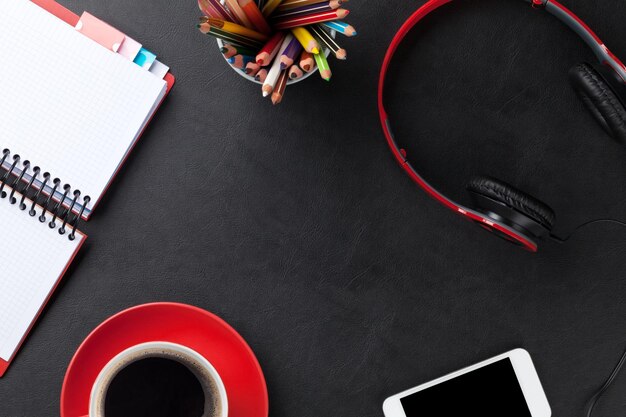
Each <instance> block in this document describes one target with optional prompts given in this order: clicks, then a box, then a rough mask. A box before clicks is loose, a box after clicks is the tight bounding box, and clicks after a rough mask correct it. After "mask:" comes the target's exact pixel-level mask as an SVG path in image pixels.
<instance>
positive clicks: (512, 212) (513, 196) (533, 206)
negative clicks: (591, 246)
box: [467, 176, 556, 238]
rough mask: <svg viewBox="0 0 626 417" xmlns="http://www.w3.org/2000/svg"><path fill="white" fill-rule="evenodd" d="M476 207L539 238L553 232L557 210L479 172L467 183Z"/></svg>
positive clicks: (524, 232)
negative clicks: (480, 174) (555, 211)
mask: <svg viewBox="0 0 626 417" xmlns="http://www.w3.org/2000/svg"><path fill="white" fill-rule="evenodd" d="M467 190H468V191H469V193H470V196H471V198H472V201H473V203H474V208H475V209H476V210H477V211H479V212H481V213H483V214H485V215H487V216H488V217H490V218H492V219H493V220H495V221H498V222H501V223H504V224H506V225H508V226H510V227H512V228H514V229H516V230H518V231H520V232H522V233H523V234H525V235H532V236H534V237H537V238H541V237H545V236H546V235H548V234H550V231H551V230H552V226H553V225H554V220H555V217H556V216H555V214H554V211H553V210H552V209H551V208H550V206H548V205H547V204H545V203H543V202H542V201H540V200H538V199H536V198H535V197H533V196H531V195H529V194H526V193H524V192H522V191H520V190H518V189H517V188H515V187H513V186H512V185H510V184H507V183H506V182H504V181H500V180H498V179H495V178H492V177H485V176H477V177H474V178H472V180H471V181H470V182H469V183H468V184H467Z"/></svg>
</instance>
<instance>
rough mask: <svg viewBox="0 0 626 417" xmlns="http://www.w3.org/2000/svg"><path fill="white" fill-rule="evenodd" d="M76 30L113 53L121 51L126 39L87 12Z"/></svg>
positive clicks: (120, 33)
mask: <svg viewBox="0 0 626 417" xmlns="http://www.w3.org/2000/svg"><path fill="white" fill-rule="evenodd" d="M76 30H77V31H79V32H80V33H82V34H83V35H85V36H87V37H88V38H90V39H92V40H94V41H96V42H98V43H99V44H100V45H102V46H104V47H105V48H107V49H110V50H111V51H113V52H117V51H118V50H119V49H120V47H121V46H122V43H123V42H124V39H125V38H126V35H124V34H123V33H122V32H120V31H119V30H117V29H115V28H114V27H113V26H111V25H109V24H108V23H104V22H103V21H102V20H100V19H98V18H97V17H95V16H93V15H91V14H89V13H87V12H84V13H83V15H82V16H81V17H80V20H79V21H78V23H77V24H76Z"/></svg>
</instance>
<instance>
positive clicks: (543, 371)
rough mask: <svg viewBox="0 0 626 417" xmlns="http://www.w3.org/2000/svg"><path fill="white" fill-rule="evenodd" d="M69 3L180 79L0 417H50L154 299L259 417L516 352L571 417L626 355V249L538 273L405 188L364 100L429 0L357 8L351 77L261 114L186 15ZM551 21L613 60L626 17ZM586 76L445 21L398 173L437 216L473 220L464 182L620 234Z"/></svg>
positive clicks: (593, 247)
mask: <svg viewBox="0 0 626 417" xmlns="http://www.w3.org/2000/svg"><path fill="white" fill-rule="evenodd" d="M62 3H63V4H64V5H66V6H68V7H69V8H71V9H73V10H74V11H77V12H80V11H82V10H89V11H91V12H92V13H94V14H95V15H97V16H100V17H101V18H103V19H105V20H107V21H109V22H111V23H112V24H113V25H114V26H117V27H119V28H120V29H122V30H125V31H126V32H128V34H129V35H131V36H133V37H135V38H137V39H139V40H141V41H142V42H143V43H144V45H146V46H147V47H148V48H149V49H152V50H155V51H156V52H158V53H159V55H160V56H161V57H162V59H163V61H164V62H166V63H167V64H169V65H170V66H171V67H172V68H173V71H174V73H175V74H176V76H177V78H178V84H177V85H176V87H175V89H174V90H173V92H172V94H171V95H170V97H169V98H168V99H167V102H166V104H165V106H164V107H163V108H162V109H161V111H160V112H159V114H158V117H157V118H156V119H155V121H154V123H152V125H151V127H150V129H149V130H148V132H147V133H146V135H145V136H144V137H143V139H142V141H141V142H140V144H139V146H138V147H137V148H136V152H134V153H133V154H132V157H131V158H130V159H129V161H128V164H127V165H126V166H125V168H124V169H123V171H122V174H121V175H120V176H119V177H118V179H117V180H116V181H115V183H114V185H113V187H112V188H111V190H110V192H109V193H108V194H107V196H106V198H105V200H104V202H103V204H102V205H101V206H100V207H99V208H98V210H97V211H96V212H95V215H94V217H93V220H92V221H90V223H89V224H88V225H86V226H85V230H86V232H87V233H88V234H89V235H90V237H89V239H88V242H87V245H86V247H85V250H83V251H82V253H81V255H80V257H79V258H78V259H77V261H76V263H75V264H74V266H73V267H72V269H71V271H70V273H69V274H68V275H67V277H66V279H65V280H64V283H63V285H61V286H60V288H59V290H58V291H57V293H56V295H55V296H54V298H53V300H52V302H51V303H50V305H49V307H48V308H47V309H46V311H45V314H44V315H43V316H42V318H41V320H39V322H38V324H37V326H36V327H35V329H34V331H33V332H32V334H31V336H30V337H29V339H28V340H27V342H26V344H25V345H24V347H23V349H22V350H21V352H20V354H19V355H18V357H17V358H16V360H15V362H14V364H13V366H12V367H11V368H10V369H9V372H8V373H7V374H6V376H5V377H4V378H3V379H1V380H0V415H1V416H3V417H4V416H10V417H21V416H28V417H31V416H33V417H34V416H54V415H57V414H58V404H59V395H60V391H61V383H62V380H63V375H64V373H65V369H66V367H67V365H68V363H69V361H70V359H71V357H72V355H73V354H74V351H75V349H76V348H77V347H78V345H79V344H80V342H81V341H82V340H83V338H84V337H85V336H87V334H88V333H89V332H90V331H91V330H92V329H93V328H94V327H95V326H96V325H97V324H98V323H100V322H101V321H102V320H104V319H105V318H107V317H108V316H110V315H111V314H114V313H116V312H118V311H120V310H121V309H124V308H126V307H129V306H132V305H135V304H139V303H144V302H150V301H158V300H171V301H181V302H186V303H190V304H194V305H197V306H200V307H203V308H206V309H208V310H210V311H213V312H215V313H217V314H218V315H220V316H222V317H223V318H224V319H226V320H227V321H228V322H230V323H231V324H232V325H233V326H234V327H235V328H236V329H237V330H238V331H239V332H241V334H242V335H243V336H244V337H245V338H246V339H247V341H248V342H249V343H250V345H251V346H252V348H253V349H254V350H255V352H256V354H257V355H258V358H259V360H260V362H261V365H262V366H263V369H264V371H265V374H266V377H267V381H268V386H269V393H270V402H271V405H270V410H271V411H270V414H271V416H273V417H287V416H298V417H318V416H342V417H363V416H380V415H382V412H381V411H380V410H381V408H380V407H381V404H382V401H383V399H384V398H385V397H386V396H388V395H390V394H394V393H396V392H398V391H400V390H402V389H405V388H409V387H411V386H413V385H415V384H418V383H420V382H424V381H426V380H428V379H431V378H433V377H436V376H439V375H440V374H442V373H445V372H448V371H452V370H454V369H456V368H459V367H462V366H465V365H469V364H471V363H473V362H476V361H478V360H482V359H485V358H487V357H489V356H491V355H494V354H498V353H501V352H503V351H505V350H508V349H511V348H515V347H524V348H526V349H527V350H528V351H530V353H531V355H532V356H533V358H534V360H535V363H536V366H537V368H538V371H539V374H540V376H541V378H542V380H543V383H544V386H545V390H546V392H547V395H548V398H549V400H550V403H551V405H552V407H553V411H554V415H555V416H575V415H580V413H581V411H582V407H583V405H584V403H585V401H586V400H587V398H588V397H589V396H590V395H591V393H592V392H593V391H594V390H595V389H596V388H597V387H598V386H599V385H600V383H601V381H602V380H603V379H604V378H605V377H606V376H607V374H608V372H609V371H610V369H611V368H612V366H613V365H614V362H615V361H616V360H617V359H618V356H619V354H620V352H621V350H622V349H623V348H624V345H626V303H624V298H625V296H626V281H625V280H624V267H625V266H626V259H625V257H624V251H625V250H626V230H624V229H623V228H621V227H619V226H617V225H611V224H604V225H598V226H595V227H591V228H587V229H583V230H581V231H580V232H579V233H577V234H576V235H575V236H574V237H573V238H572V239H571V240H570V241H569V242H568V243H566V244H563V245H558V244H556V243H550V242H548V243H544V244H543V245H542V246H541V248H540V252H539V253H538V254H536V255H531V254H529V253H525V252H523V251H520V250H519V249H518V248H516V247H513V246H511V245H507V244H505V243H504V242H502V241H500V240H498V239H496V238H494V237H493V236H489V235H488V234H486V233H483V232H481V231H480V230H479V229H478V228H476V227H475V226H473V225H471V224H469V223H467V222H466V221H464V220H462V219H460V218H458V217H457V216H455V215H454V214H452V213H450V212H448V211H446V210H445V209H444V208H442V207H441V206H439V205H438V204H437V203H436V202H434V201H432V200H430V199H429V198H428V197H427V196H426V195H425V194H424V193H423V192H421V191H419V190H418V189H417V188H416V187H415V186H414V184H412V183H411V182H410V180H409V179H408V178H407V177H406V176H405V175H404V174H403V172H402V171H401V170H400V169H399V168H398V166H397V165H396V164H395V162H394V161H393V160H392V158H391V155H390V153H389V152H388V150H387V147H386V144H385V142H384V140H383V137H382V134H381V130H380V126H379V123H378V115H377V109H376V84H377V76H378V71H379V67H380V62H381V60H382V57H383V55H384V52H385V49H386V47H387V44H388V43H389V41H390V40H391V37H392V35H393V34H394V33H395V31H396V29H397V28H398V27H399V26H400V24H401V23H402V22H403V21H404V19H405V18H406V17H408V15H409V14H410V13H411V12H412V11H413V10H415V9H416V8H417V7H418V6H419V5H421V4H422V1H400V0H396V1H384V2H382V1H373V0H367V1H366V0H352V2H351V3H350V10H351V11H352V14H351V16H350V19H349V20H350V22H351V23H353V24H354V25H355V26H356V27H357V29H358V30H359V36H358V37H357V38H355V39H352V40H343V39H342V40H343V43H345V45H346V47H347V48H348V50H349V54H350V55H349V60H348V61H347V62H346V63H336V64H335V63H334V62H331V64H332V65H333V69H334V70H335V71H334V77H333V80H332V81H331V83H325V82H323V81H321V80H319V79H317V78H312V79H309V80H307V81H306V82H303V83H301V84H298V85H297V86H296V87H293V88H289V89H288V90H287V95H286V97H285V99H284V101H283V104H281V105H280V106H279V107H276V108H272V106H271V105H270V104H269V103H268V102H267V101H263V100H262V99H261V94H260V91H259V88H258V87H257V86H256V85H251V84H249V83H248V82H247V81H245V80H244V79H243V78H241V77H239V76H237V75H236V74H234V73H233V72H232V70H231V69H229V68H228V67H227V66H226V64H225V63H224V62H223V61H222V58H221V57H220V55H219V52H218V51H217V48H216V46H215V44H214V42H213V41H211V40H210V39H207V38H205V37H203V36H202V35H200V34H199V33H198V32H197V31H196V30H195V28H194V24H195V21H196V18H197V17H198V14H199V13H198V11H197V8H196V4H195V3H196V2H195V0H184V1H183V0H176V1H168V0H151V1H149V0H133V1H123V0H108V1H97V0H89V1H79V0H63V1H62ZM566 3H567V5H568V6H570V7H571V8H572V9H574V10H575V11H576V12H578V13H579V14H580V15H581V16H582V17H583V18H585V19H586V20H587V21H588V23H589V24H590V26H592V27H593V28H595V29H596V31H597V32H598V33H599V35H600V36H601V37H602V38H603V39H604V40H605V42H606V43H607V44H608V45H609V46H610V47H611V49H612V50H613V51H614V52H615V53H616V54H617V55H622V56H624V55H626V37H624V36H623V35H624V31H623V20H624V16H626V3H624V2H623V1H619V0H602V1H597V2H589V1H583V0H568V1H567V2H566ZM591 59H592V56H591V52H590V51H588V50H587V49H586V48H585V47H584V46H583V44H582V42H581V41H580V40H579V39H578V38H577V37H576V36H575V35H574V34H572V33H571V32H569V31H568V30H567V29H566V28H565V27H563V26H562V25H560V24H558V22H556V21H555V20H553V18H551V17H550V16H547V15H543V14H541V13H534V12H532V11H531V10H529V8H528V6H527V5H525V4H524V3H523V2H521V1H514V0H508V1H496V0H485V1H481V2H470V3H468V2H465V3H461V4H459V5H451V6H448V7H447V8H446V9H445V10H442V11H440V12H438V13H437V14H436V15H434V16H432V17H431V18H430V19H428V21H427V22H426V23H425V24H424V25H423V26H421V27H420V28H419V29H418V30H417V31H416V32H415V35H414V36H411V37H410V39H409V40H408V42H407V44H406V46H405V47H403V48H402V50H400V51H399V54H398V57H397V61H396V62H397V63H396V65H394V68H393V72H392V76H393V77H394V80H393V81H392V82H390V84H389V97H388V100H387V102H388V107H389V109H388V110H389V112H390V114H391V116H392V118H393V121H394V127H395V131H396V135H397V137H398V139H399V141H400V142H401V143H402V144H404V146H406V147H407V150H408V152H409V157H410V159H411V160H412V161H413V162H414V163H415V165H417V166H419V167H420V170H421V172H422V173H423V174H424V175H425V176H426V178H428V179H429V180H430V181H431V182H432V183H434V184H435V185H436V186H438V187H440V188H441V189H442V190H445V192H446V193H448V194H449V195H450V196H452V197H453V198H458V199H459V200H463V201H465V202H466V201H467V195H466V192H465V190H464V188H465V182H466V181H467V180H469V178H470V177H471V176H472V175H475V174H489V175H493V176H495V177H498V178H501V179H502V180H504V181H507V182H509V183H511V184H513V185H515V186H517V187H519V188H521V189H522V190H524V191H526V192H528V193H530V194H533V195H535V196H536V197H538V198H540V199H543V200H545V201H546V203H548V204H549V205H550V206H552V207H553V208H554V209H555V211H556V212H557V220H556V231H557V232H558V233H561V234H564V235H566V234H567V233H568V231H569V230H571V228H572V227H573V226H575V225H577V224H579V223H582V222H584V221H586V220H590V219H594V218H602V217H613V218H620V219H622V220H626V214H624V213H625V209H626V176H625V175H624V171H625V169H624V166H625V165H626V150H625V149H624V148H622V147H619V146H618V145H616V144H615V143H614V142H612V141H611V140H610V139H608V138H607V137H606V135H605V133H604V132H603V131H602V129H601V128H600V127H599V126H597V125H596V123H595V122H594V120H593V119H592V118H591V116H589V115H588V114H587V113H586V111H585V110H584V108H583V105H582V104H581V103H580V102H579V101H578V100H577V99H576V96H575V94H574V92H573V90H572V89H571V87H570V86H569V84H568V81H567V73H568V70H569V68H570V67H571V66H573V65H575V64H577V63H579V62H581V61H585V60H591ZM624 389H626V375H624V376H622V377H621V378H620V379H619V380H618V381H617V385H616V387H615V388H614V389H612V390H610V391H609V395H611V394H612V395H611V396H610V397H609V398H607V399H606V401H604V402H603V403H602V405H601V409H600V410H598V411H599V415H605V416H615V415H624V412H625V410H626V409H625V406H624V399H623V398H624V397H623V393H624Z"/></svg>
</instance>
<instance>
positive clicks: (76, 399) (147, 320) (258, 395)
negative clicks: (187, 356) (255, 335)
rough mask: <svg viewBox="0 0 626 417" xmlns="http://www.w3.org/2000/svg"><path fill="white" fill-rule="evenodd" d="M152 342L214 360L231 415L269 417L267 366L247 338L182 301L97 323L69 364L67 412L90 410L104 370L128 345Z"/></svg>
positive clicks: (71, 415) (65, 416)
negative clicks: (96, 383) (169, 344)
mask: <svg viewBox="0 0 626 417" xmlns="http://www.w3.org/2000/svg"><path fill="white" fill-rule="evenodd" d="M151 341H164V342H172V343H178V344H181V345H184V346H187V347H189V348H191V349H193V350H195V351H196V352H198V353H200V354H201V355H202V356H204V357H205V358H206V359H208V361H209V362H211V364H212V365H213V366H214V367H215V369H216V370H217V372H219V374H220V376H221V377H222V380H223V382H224V385H225V386H226V394H227V395H228V408H229V413H228V415H229V417H268V412H269V402H268V397H267V386H266V385H265V378H264V377H263V371H262V370H261V367H260V366H259V362H258V361H257V359H256V357H255V356H254V353H253V352H252V350H251V349H250V347H249V346H248V344H247V343H246V342H245V340H243V338H242V337H241V336H240V335H239V334H238V333H237V332H236V331H235V330H234V329H233V328H232V327H230V326H229V325H228V324H227V323H226V322H224V321H223V320H222V319H220V318H219V317H217V316H216V315H214V314H211V313H209V312H208V311H205V310H202V309H200V308H197V307H192V306H189V305H185V304H177V303H154V304H144V305H140V306H137V307H132V308H130V309H128V310H124V311H122V312H121V313H118V314H116V315H114V316H113V317H111V318H109V319H107V320H106V321H105V322H103V323H102V324H100V325H99V326H98V327H96V329H95V330H94V331H93V332H91V334H90V335H89V336H87V338H86V339H85V341H84V342H83V343H82V344H81V345H80V347H79V348H78V350H77V351H76V354H75V355H74V358H72V361H71V362H70V366H69V367H68V368H67V373H66V374H65V380H64V381H63V389H62V391H61V417H78V416H82V415H86V414H87V413H88V412H89V395H90V392H91V387H92V385H93V383H94V381H95V380H96V377H97V376H98V374H99V373H100V370H101V369H102V368H103V367H104V366H105V365H106V364H107V363H108V362H109V361H110V360H111V359H112V358H113V357H114V356H115V355H117V354H118V353H120V352H122V351H123V350H125V349H127V348H129V347H131V346H134V345H136V344H139V343H144V342H151Z"/></svg>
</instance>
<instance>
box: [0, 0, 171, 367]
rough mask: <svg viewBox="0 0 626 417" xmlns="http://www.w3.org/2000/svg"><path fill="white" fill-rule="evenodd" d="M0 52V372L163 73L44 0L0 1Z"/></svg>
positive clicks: (136, 47) (93, 25) (159, 94)
mask: <svg viewBox="0 0 626 417" xmlns="http://www.w3.org/2000/svg"><path fill="white" fill-rule="evenodd" d="M112 39H114V40H115V41H114V42H113V44H112V45H109V44H107V42H110V41H111V40H112ZM122 46H124V47H122ZM135 55H136V57H137V59H135ZM140 55H141V56H140ZM0 57H2V65H1V66H0V76H2V79H3V81H4V82H3V87H2V93H1V97H2V99H1V100H0V230H1V233H2V235H3V236H4V238H3V239H2V242H0V376H2V374H3V373H4V371H5V370H6V368H7V367H8V365H9V363H10V361H11V360H12V358H13V357H14V356H15V354H16V352H17V350H18V348H19V346H20V345H21V343H22V341H23V340H24V338H25V337H26V335H27V334H28V332H29V330H30V328H31V327H32V325H33V323H34V322H35V320H36V318H37V316H38V315H39V314H40V312H41V310H42V309H43V306H44V305H45V303H46V302H47V300H48V298H49V297H50V295H51V294H52V292H53V291H54V288H55V287H56V285H57V284H58V282H59V281H60V279H61V278H62V276H63V275H64V273H65V272H66V270H67V269H68V267H69V265H70V264H71V263H72V260H73V259H74V257H75V256H76V254H77V253H78V251H79V249H80V247H81V245H82V244H83V242H84V241H85V239H86V236H85V235H84V234H83V233H81V232H80V231H79V230H78V225H79V220H81V219H85V220H86V219H88V218H89V216H90V215H91V213H92V212H93V209H94V207H95V206H96V205H97V203H98V202H99V201H100V200H101V198H102V196H103V194H104V193H105V191H106V189H107V188H108V186H109V184H110V183H111V182H112V180H113V178H114V176H115V175H116V173H117V172H118V171H119V169H120V167H121V165H122V164H123V162H124V161H125V159H126V157H127V156H128V154H129V152H130V151H131V150H132V148H133V147H134V145H135V143H136V142H137V140H138V138H139V137H140V135H141V133H142V131H143V130H144V128H145V127H146V125H147V124H148V122H149V121H150V119H151V117H152V116H153V114H154V113H155V111H156V110H157V108H158V107H159V105H160V104H161V102H162V100H163V99H164V97H165V95H166V94H167V92H168V91H169V89H170V88H171V86H172V85H173V83H174V78H173V77H172V76H171V74H167V72H168V68H167V67H166V66H165V65H163V64H161V63H160V62H158V61H157V60H156V59H155V58H156V56H155V55H154V54H151V53H149V52H148V51H147V50H145V49H144V48H143V47H142V46H141V45H140V44H139V43H138V42H136V41H134V40H133V39H131V38H129V37H126V36H125V35H124V34H123V33H121V32H119V31H117V30H116V29H114V28H111V27H110V26H108V25H106V24H105V23H104V22H101V21H99V20H98V19H97V18H95V17H93V16H91V15H89V14H84V15H83V17H81V18H79V17H78V16H77V15H74V14H73V13H71V12H69V11H68V10H67V9H65V8H63V7H62V6H60V5H59V4H57V3H56V2H54V1H52V0H33V1H30V0H11V1H2V2H0ZM146 57H152V58H151V59H150V60H149V62H147V59H146ZM140 58H141V59H140Z"/></svg>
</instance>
